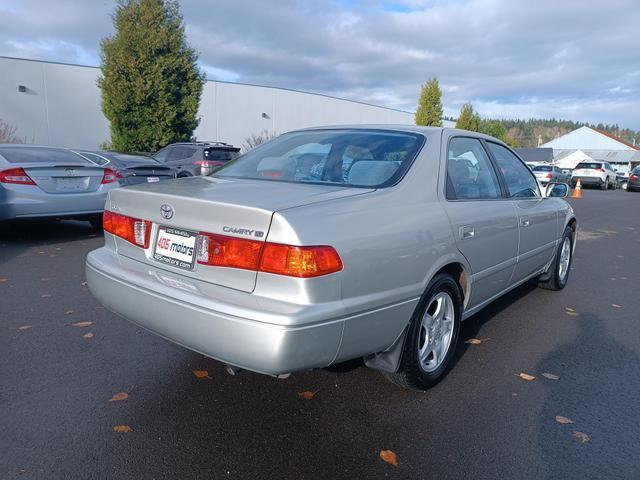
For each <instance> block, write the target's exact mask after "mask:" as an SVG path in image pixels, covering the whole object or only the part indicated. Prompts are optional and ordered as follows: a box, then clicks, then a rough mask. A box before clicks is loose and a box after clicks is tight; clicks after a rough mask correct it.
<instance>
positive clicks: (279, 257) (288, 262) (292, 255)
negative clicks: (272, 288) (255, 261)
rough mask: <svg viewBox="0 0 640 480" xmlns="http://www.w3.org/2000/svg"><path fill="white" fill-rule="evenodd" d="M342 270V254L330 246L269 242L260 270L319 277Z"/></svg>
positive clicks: (265, 247)
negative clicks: (301, 245) (305, 245)
mask: <svg viewBox="0 0 640 480" xmlns="http://www.w3.org/2000/svg"><path fill="white" fill-rule="evenodd" d="M340 270H342V260H340V256H339V255H338V253H337V252H336V251H335V250H334V248H333V247H329V246H317V247H295V246H292V245H280V244H277V243H267V244H265V246H264V251H263V252H262V260H261V261H260V271H261V272H267V273H276V274H279V275H288V276H291V277H302V278H309V277H318V276H320V275H327V274H329V273H334V272H339V271H340Z"/></svg>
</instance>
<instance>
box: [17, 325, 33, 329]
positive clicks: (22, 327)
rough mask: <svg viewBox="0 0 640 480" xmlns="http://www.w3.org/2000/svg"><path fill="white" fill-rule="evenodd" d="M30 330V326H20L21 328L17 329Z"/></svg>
mask: <svg viewBox="0 0 640 480" xmlns="http://www.w3.org/2000/svg"><path fill="white" fill-rule="evenodd" d="M30 328H31V325H22V326H21V327H18V330H29V329H30Z"/></svg>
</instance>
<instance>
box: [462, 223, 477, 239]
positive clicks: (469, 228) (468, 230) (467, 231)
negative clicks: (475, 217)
mask: <svg viewBox="0 0 640 480" xmlns="http://www.w3.org/2000/svg"><path fill="white" fill-rule="evenodd" d="M475 235H476V231H475V229H474V228H473V225H464V226H462V227H460V238H463V239H464V238H473V237H475Z"/></svg>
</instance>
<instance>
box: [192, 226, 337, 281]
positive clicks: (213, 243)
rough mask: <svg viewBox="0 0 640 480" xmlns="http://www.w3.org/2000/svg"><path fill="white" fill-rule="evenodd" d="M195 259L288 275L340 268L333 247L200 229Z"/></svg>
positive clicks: (304, 275) (310, 274) (313, 274)
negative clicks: (230, 235)
mask: <svg viewBox="0 0 640 480" xmlns="http://www.w3.org/2000/svg"><path fill="white" fill-rule="evenodd" d="M196 245H197V251H198V263H200V264H202V265H211V266H216V267H231V268H242V269H245V270H257V271H260V272H266V273H274V274H277V275H286V276H290V277H300V278H309V277H319V276H321V275H328V274H329V273H335V272H339V271H340V270H342V260H340V256H339V255H338V253H337V252H336V251H335V249H334V248H333V247H329V246H312V247H298V246H293V245H282V244H278V243H265V242H258V241H255V240H246V239H243V238H235V237H228V236H226V235H216V234H211V233H202V232H201V233H200V234H199V236H198V241H197V243H196Z"/></svg>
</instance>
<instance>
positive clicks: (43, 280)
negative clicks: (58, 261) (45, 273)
mask: <svg viewBox="0 0 640 480" xmlns="http://www.w3.org/2000/svg"><path fill="white" fill-rule="evenodd" d="M40 281H41V282H48V281H49V279H48V278H45V277H42V278H41V279H40Z"/></svg>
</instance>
